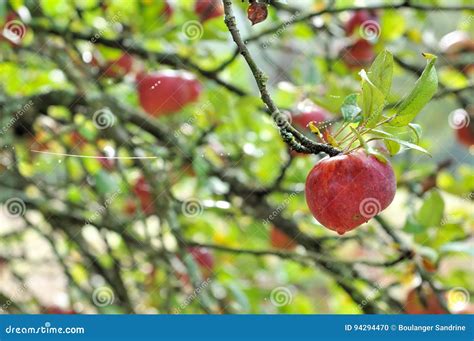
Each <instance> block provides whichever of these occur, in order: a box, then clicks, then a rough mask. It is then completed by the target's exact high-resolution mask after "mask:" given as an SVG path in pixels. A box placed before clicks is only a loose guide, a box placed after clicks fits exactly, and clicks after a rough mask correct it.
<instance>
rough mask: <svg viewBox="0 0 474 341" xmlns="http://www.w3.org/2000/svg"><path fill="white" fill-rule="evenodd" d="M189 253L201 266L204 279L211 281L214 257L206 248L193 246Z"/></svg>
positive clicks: (189, 248)
mask: <svg viewBox="0 0 474 341" xmlns="http://www.w3.org/2000/svg"><path fill="white" fill-rule="evenodd" d="M188 252H189V253H190V254H191V255H192V256H193V258H194V261H195V262H196V263H197V264H198V265H199V268H200V269H201V272H202V274H203V277H204V279H206V280H207V279H209V278H210V277H211V275H212V271H213V270H214V256H213V255H212V253H211V252H209V250H208V249H206V248H204V247H197V246H191V247H188Z"/></svg>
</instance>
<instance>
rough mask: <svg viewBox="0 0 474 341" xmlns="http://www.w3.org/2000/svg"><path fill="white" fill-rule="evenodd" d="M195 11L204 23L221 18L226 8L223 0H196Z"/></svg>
mask: <svg viewBox="0 0 474 341" xmlns="http://www.w3.org/2000/svg"><path fill="white" fill-rule="evenodd" d="M194 11H195V12H196V14H197V15H199V18H200V20H201V21H202V22H204V21H206V20H209V19H212V18H216V17H220V16H222V15H223V14H224V6H223V5H222V1H221V0H196V3H195V4H194Z"/></svg>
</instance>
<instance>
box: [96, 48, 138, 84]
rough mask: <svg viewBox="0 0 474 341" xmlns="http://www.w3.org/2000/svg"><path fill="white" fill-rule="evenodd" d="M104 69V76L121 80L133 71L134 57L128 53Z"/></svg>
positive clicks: (108, 63)
mask: <svg viewBox="0 0 474 341" xmlns="http://www.w3.org/2000/svg"><path fill="white" fill-rule="evenodd" d="M102 69H103V75H104V76H105V77H110V78H121V77H123V76H125V75H126V74H128V73H130V72H131V71H132V69H133V57H132V56H131V55H129V54H127V53H124V54H122V55H121V56H120V57H119V58H118V59H115V60H111V61H108V62H107V63H106V64H105V66H104V67H103V68H102Z"/></svg>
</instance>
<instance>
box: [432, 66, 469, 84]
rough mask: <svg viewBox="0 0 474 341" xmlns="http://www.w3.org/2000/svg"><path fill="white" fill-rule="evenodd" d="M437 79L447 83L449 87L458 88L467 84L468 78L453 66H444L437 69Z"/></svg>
mask: <svg viewBox="0 0 474 341" xmlns="http://www.w3.org/2000/svg"><path fill="white" fill-rule="evenodd" d="M439 80H440V82H441V83H443V84H449V88H450V89H460V88H464V87H466V86H468V85H469V80H468V78H467V77H466V76H465V75H464V74H463V73H462V72H460V71H458V70H456V69H455V68H453V67H445V68H443V69H441V70H440V71H439Z"/></svg>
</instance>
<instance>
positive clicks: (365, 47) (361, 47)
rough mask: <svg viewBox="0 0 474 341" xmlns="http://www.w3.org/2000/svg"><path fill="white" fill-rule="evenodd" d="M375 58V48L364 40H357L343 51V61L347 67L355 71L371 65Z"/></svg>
mask: <svg viewBox="0 0 474 341" xmlns="http://www.w3.org/2000/svg"><path fill="white" fill-rule="evenodd" d="M374 58H375V52H374V47H373V46H372V44H371V43H370V42H368V41H367V40H364V39H359V40H357V41H356V42H355V43H354V44H352V45H351V46H348V47H347V48H345V49H344V50H343V51H342V59H343V61H344V63H345V64H346V65H347V67H349V68H351V69H353V68H355V69H357V68H361V67H364V66H367V65H369V64H370V63H371V62H372V60H374Z"/></svg>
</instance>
